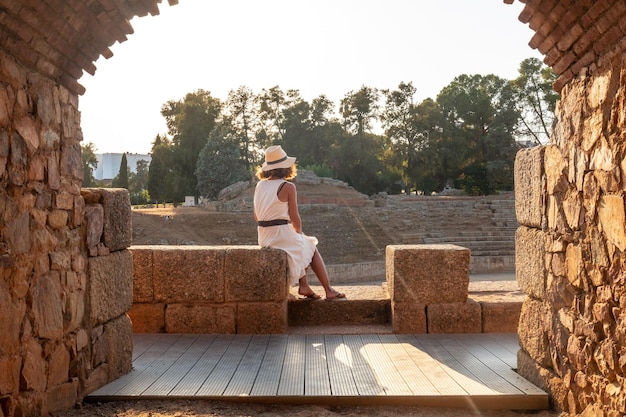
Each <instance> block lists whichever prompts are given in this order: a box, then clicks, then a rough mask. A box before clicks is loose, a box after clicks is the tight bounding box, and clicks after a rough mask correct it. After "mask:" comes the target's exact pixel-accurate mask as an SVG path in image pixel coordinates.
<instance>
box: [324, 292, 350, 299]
mask: <svg viewBox="0 0 626 417" xmlns="http://www.w3.org/2000/svg"><path fill="white" fill-rule="evenodd" d="M333 292H334V293H335V296H334V297H326V301H332V300H338V299H341V298H346V295H345V294H344V293H342V292H339V291H333Z"/></svg>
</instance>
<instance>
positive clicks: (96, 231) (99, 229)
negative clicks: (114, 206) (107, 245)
mask: <svg viewBox="0 0 626 417" xmlns="http://www.w3.org/2000/svg"><path fill="white" fill-rule="evenodd" d="M85 222H86V223H87V249H88V250H91V249H92V248H97V246H98V243H100V241H101V240H102V233H103V230H104V208H103V207H102V206H101V205H99V204H91V205H88V206H87V207H85Z"/></svg>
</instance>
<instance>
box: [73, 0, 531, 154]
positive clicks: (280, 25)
mask: <svg viewBox="0 0 626 417" xmlns="http://www.w3.org/2000/svg"><path fill="white" fill-rule="evenodd" d="M522 8H523V4H522V3H521V2H515V3H514V4H513V5H508V4H505V3H504V2H503V1H502V0H472V1H469V0H431V1H426V0H262V1H261V0H180V2H179V4H178V5H175V6H169V5H168V3H167V0H163V1H162V4H160V5H159V10H160V14H159V15H157V16H150V15H148V16H145V17H141V18H134V19H133V20H132V21H131V25H132V26H133V28H134V33H133V34H131V35H129V36H128V40H126V41H125V42H122V43H121V44H120V43H115V44H114V45H112V46H111V47H110V49H111V51H112V52H113V57H111V58H109V59H105V58H103V57H100V58H99V59H98V61H96V63H95V65H96V67H97V70H96V73H95V75H94V76H91V75H90V74H86V73H85V74H84V75H83V76H82V77H81V78H80V80H79V83H80V84H82V85H83V86H84V87H85V88H86V93H85V94H84V95H83V96H81V97H80V99H79V109H80V111H81V125H82V129H83V137H84V139H83V144H86V143H89V142H91V143H93V144H94V145H95V148H96V152H97V153H109V152H112V153H121V152H129V153H140V154H146V153H148V152H149V151H150V148H151V143H152V142H153V141H154V138H155V137H156V135H157V134H165V133H167V127H166V125H165V119H164V118H163V116H162V115H161V113H160V111H161V107H162V106H163V104H165V103H167V102H168V101H171V100H174V101H178V100H182V99H183V98H184V97H185V95H186V94H187V93H190V92H193V91H196V90H198V89H203V90H206V91H209V92H210V93H211V95H212V96H213V97H215V98H219V99H220V100H226V98H227V97H228V92H229V91H230V90H235V89H237V88H239V87H240V86H247V87H249V88H250V89H252V91H253V92H254V93H259V92H261V90H262V89H269V88H272V87H274V86H278V87H280V88H281V89H282V90H283V91H287V90H288V89H297V90H299V91H300V93H301V95H302V97H303V98H304V99H305V100H307V101H310V100H312V99H313V98H315V97H318V96H319V95H321V94H325V95H326V96H327V97H328V98H329V99H330V100H332V101H333V102H334V103H335V106H338V104H339V101H340V100H341V98H343V97H344V96H345V95H346V93H348V92H350V91H357V90H359V89H360V88H361V87H362V86H364V85H365V86H368V87H373V88H378V89H395V88H396V87H397V86H398V84H400V83H401V82H412V83H413V85H414V86H415V87H416V89H417V93H416V96H415V100H416V101H417V102H419V101H421V100H424V99H426V98H429V97H430V98H433V99H435V98H436V96H437V94H438V93H439V92H440V91H441V89H442V88H443V87H445V86H446V85H448V84H449V83H450V82H451V81H452V80H453V79H454V78H455V77H456V76H458V75H461V74H470V75H472V74H481V75H487V74H495V75H497V76H500V77H502V78H505V79H514V78H517V76H518V69H519V64H520V63H521V62H522V61H523V60H524V59H526V58H530V57H536V58H540V59H543V57H542V55H541V54H540V53H539V52H538V51H536V50H533V49H531V48H530V47H529V46H528V42H529V41H530V39H531V37H532V36H533V32H532V31H531V30H530V29H529V28H528V25H525V24H522V23H521V22H520V21H519V20H518V16H519V14H520V12H521V11H522Z"/></svg>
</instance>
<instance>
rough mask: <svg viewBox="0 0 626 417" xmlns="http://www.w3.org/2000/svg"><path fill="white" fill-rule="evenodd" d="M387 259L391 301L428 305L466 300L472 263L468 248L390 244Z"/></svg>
mask: <svg viewBox="0 0 626 417" xmlns="http://www.w3.org/2000/svg"><path fill="white" fill-rule="evenodd" d="M386 262H387V284H388V288H389V294H390V296H391V300H392V301H395V302H402V303H408V302H413V303H416V304H427V305H428V304H433V303H454V302H458V303H464V302H465V301H466V300H467V295H468V285H469V262H470V251H469V249H467V248H463V247H461V246H456V245H390V246H387V254H386Z"/></svg>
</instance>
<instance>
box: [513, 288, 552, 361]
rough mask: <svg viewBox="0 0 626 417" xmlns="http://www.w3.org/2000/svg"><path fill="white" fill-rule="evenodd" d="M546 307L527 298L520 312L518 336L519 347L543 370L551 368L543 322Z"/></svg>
mask: <svg viewBox="0 0 626 417" xmlns="http://www.w3.org/2000/svg"><path fill="white" fill-rule="evenodd" d="M547 309H548V307H547V306H546V305H545V304H544V303H543V302H541V301H539V300H535V299H533V298H530V297H527V298H526V300H525V301H524V303H523V304H522V309H521V311H520V322H519V323H520V325H519V328H518V335H519V340H520V346H521V347H522V349H524V351H526V352H527V353H528V354H529V355H530V357H531V358H533V360H534V361H535V362H537V363H538V364H539V366H542V367H544V368H551V367H552V361H551V359H550V353H549V348H548V347H549V341H548V335H547V333H546V331H545V327H546V324H545V320H546V317H547V314H548V312H547Z"/></svg>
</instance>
